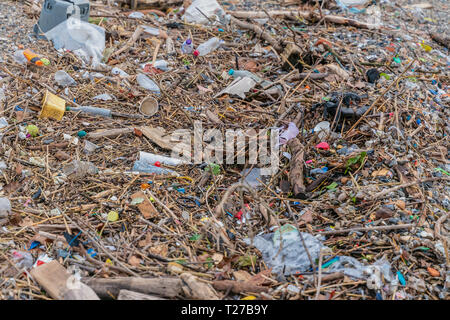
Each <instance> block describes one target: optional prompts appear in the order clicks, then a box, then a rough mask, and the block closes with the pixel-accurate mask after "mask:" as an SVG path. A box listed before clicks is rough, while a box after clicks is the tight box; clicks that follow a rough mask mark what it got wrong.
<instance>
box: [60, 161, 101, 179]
mask: <svg viewBox="0 0 450 320" xmlns="http://www.w3.org/2000/svg"><path fill="white" fill-rule="evenodd" d="M63 172H64V174H65V175H66V176H67V177H68V178H69V179H72V180H78V179H81V178H83V177H85V176H86V175H88V174H96V173H98V169H97V167H96V166H95V165H94V164H92V163H91V162H86V161H78V160H73V161H72V162H70V163H69V164H67V165H65V166H64V168H63Z"/></svg>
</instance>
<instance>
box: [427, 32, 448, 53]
mask: <svg viewBox="0 0 450 320" xmlns="http://www.w3.org/2000/svg"><path fill="white" fill-rule="evenodd" d="M430 37H431V39H433V40H434V41H436V42H437V43H439V44H441V45H443V46H444V47H446V48H447V49H450V37H448V36H446V35H445V34H441V33H437V32H433V33H430Z"/></svg>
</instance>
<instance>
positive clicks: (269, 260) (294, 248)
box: [246, 224, 324, 275]
mask: <svg viewBox="0 0 450 320" xmlns="http://www.w3.org/2000/svg"><path fill="white" fill-rule="evenodd" d="M302 236H303V239H304V240H305V245H306V247H307V248H308V251H309V253H310V255H311V259H312V260H313V261H315V260H316V259H318V258H319V252H320V250H321V249H322V248H324V246H323V245H322V243H321V242H320V241H319V240H317V239H316V238H314V237H313V236H312V235H311V234H309V233H303V232H302ZM246 242H249V241H248V240H247V241H246ZM281 244H282V248H281V250H280V245H281ZM253 245H254V246H255V247H256V248H257V249H258V250H259V251H261V253H262V256H263V259H264V261H265V263H266V264H267V265H268V266H269V268H272V271H273V272H274V273H278V274H284V275H289V274H293V273H296V272H304V271H308V270H309V269H310V268H311V263H310V261H309V258H308V254H307V253H306V250H305V248H304V247H303V244H302V240H301V238H300V234H299V232H298V230H297V229H296V228H295V227H294V226H292V225H290V224H285V225H284V226H282V227H281V228H280V229H278V230H276V231H275V232H274V233H269V234H265V235H261V236H256V237H255V238H254V239H253Z"/></svg>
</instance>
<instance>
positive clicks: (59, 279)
mask: <svg viewBox="0 0 450 320" xmlns="http://www.w3.org/2000/svg"><path fill="white" fill-rule="evenodd" d="M30 274H31V276H32V277H33V279H34V280H36V282H37V283H39V285H40V286H41V287H42V288H44V290H45V291H46V292H47V293H48V294H49V295H50V297H52V298H53V299H57V300H100V299H99V297H98V296H97V295H96V294H95V292H94V291H93V290H92V289H91V288H89V287H88V286H87V285H85V284H84V283H81V282H80V281H77V279H75V278H74V277H71V274H70V273H69V272H68V271H67V270H66V268H64V267H63V266H62V265H61V264H59V262H58V261H56V260H53V261H50V262H48V263H45V264H42V265H40V266H38V267H36V268H34V269H32V270H31V272H30Z"/></svg>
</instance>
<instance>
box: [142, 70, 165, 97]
mask: <svg viewBox="0 0 450 320" xmlns="http://www.w3.org/2000/svg"><path fill="white" fill-rule="evenodd" d="M136 81H137V83H138V84H139V85H140V86H141V87H142V88H144V89H147V90H149V91H151V92H153V93H156V94H160V93H161V91H160V89H159V87H158V85H157V84H156V83H155V82H154V81H153V80H151V79H150V78H149V77H147V76H146V75H143V74H142V73H139V74H138V75H137V77H136Z"/></svg>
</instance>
